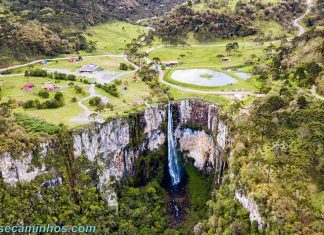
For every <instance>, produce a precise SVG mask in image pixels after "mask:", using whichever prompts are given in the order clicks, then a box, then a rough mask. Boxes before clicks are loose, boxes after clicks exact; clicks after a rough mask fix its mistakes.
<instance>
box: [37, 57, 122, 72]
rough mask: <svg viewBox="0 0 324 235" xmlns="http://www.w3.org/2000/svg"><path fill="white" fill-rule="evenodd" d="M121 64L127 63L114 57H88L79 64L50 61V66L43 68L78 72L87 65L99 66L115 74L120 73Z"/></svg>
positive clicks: (65, 61) (66, 61)
mask: <svg viewBox="0 0 324 235" xmlns="http://www.w3.org/2000/svg"><path fill="white" fill-rule="evenodd" d="M120 63H125V61H124V59H123V58H112V57H108V56H105V57H90V58H89V57H88V58H83V60H82V61H79V62H69V61H68V60H57V61H50V62H49V64H48V65H42V66H40V67H41V68H59V69H69V70H71V71H77V70H78V69H80V68H81V67H82V66H83V65H87V64H96V65H99V66H100V68H102V69H105V70H110V71H115V72H120V71H121V70H120V69H119V65H120Z"/></svg>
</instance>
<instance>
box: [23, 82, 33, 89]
mask: <svg viewBox="0 0 324 235" xmlns="http://www.w3.org/2000/svg"><path fill="white" fill-rule="evenodd" d="M34 87H35V85H34V84H33V83H31V82H29V83H26V84H25V85H24V86H23V88H22V89H23V90H24V91H29V90H30V89H32V88H34Z"/></svg>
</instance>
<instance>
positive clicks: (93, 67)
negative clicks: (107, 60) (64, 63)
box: [79, 64, 99, 73]
mask: <svg viewBox="0 0 324 235" xmlns="http://www.w3.org/2000/svg"><path fill="white" fill-rule="evenodd" d="M98 67H99V66H98V65H96V64H88V65H84V66H82V67H81V69H79V72H80V73H93V72H95V71H96V70H97V69H98Z"/></svg>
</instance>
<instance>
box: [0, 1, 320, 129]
mask: <svg viewBox="0 0 324 235" xmlns="http://www.w3.org/2000/svg"><path fill="white" fill-rule="evenodd" d="M306 3H307V10H306V12H305V13H304V14H303V15H301V16H300V17H299V18H297V19H295V20H294V21H293V25H294V26H295V27H296V28H298V34H297V35H298V36H301V35H302V34H304V33H305V31H306V30H305V28H304V27H303V26H302V25H301V24H300V23H299V22H300V21H301V20H303V19H304V18H305V17H306V16H307V15H308V14H309V13H310V11H311V7H312V0H306ZM147 29H148V30H150V29H152V30H154V29H153V28H150V27H147ZM242 45H244V46H253V45H255V43H243V44H242ZM190 46H192V47H222V46H225V45H224V44H210V45H190ZM164 47H165V46H159V47H155V48H150V49H148V50H147V51H146V53H150V52H152V51H154V50H157V49H160V48H164ZM106 56H109V57H112V58H123V59H124V60H125V62H127V63H129V64H131V65H133V66H134V68H135V71H136V70H138V69H140V67H139V66H138V65H136V64H134V63H132V62H131V61H130V60H129V59H128V58H127V56H126V55H125V54H119V55H116V54H102V55H89V56H83V58H95V57H106ZM67 59H68V57H60V58H52V59H47V60H48V61H55V60H67ZM43 60H44V59H40V60H35V61H32V62H29V63H25V64H20V65H14V66H10V67H7V68H2V69H0V73H1V72H5V71H8V70H11V69H16V68H21V67H25V66H29V65H33V64H36V63H40V62H41V61H43ZM146 61H147V63H150V62H151V60H150V59H149V58H146ZM158 70H159V81H160V83H162V84H165V85H167V86H169V87H172V88H175V89H177V90H180V91H185V92H192V93H199V94H206V95H209V94H212V95H221V96H225V97H227V98H234V97H235V96H236V95H241V96H254V97H264V94H257V93H254V92H249V91H205V90H195V89H190V88H186V87H182V86H179V85H175V84H172V83H169V82H167V81H165V80H164V73H163V70H162V69H161V66H159V67H158ZM132 72H134V71H132ZM126 73H128V72H126ZM126 73H121V74H119V76H121V75H125V74H126ZM17 75H23V74H9V75H1V74H0V77H11V76H17ZM89 92H90V96H88V97H85V98H83V99H81V100H79V101H78V105H79V106H80V107H81V108H82V109H83V113H81V114H80V115H78V116H77V117H74V118H72V119H71V121H72V122H76V123H88V122H89V121H91V120H90V119H91V118H90V117H89V116H90V114H92V113H93V112H92V111H91V110H90V109H89V108H88V107H87V106H85V105H84V104H83V102H84V101H86V100H88V99H90V98H92V97H95V96H99V97H101V98H102V100H103V102H104V103H107V102H109V100H108V98H107V97H105V96H101V95H97V94H96V92H95V85H94V84H91V85H90V89H89ZM311 93H312V94H313V96H315V97H317V98H319V99H321V100H324V98H323V97H321V96H320V95H318V94H317V93H316V88H315V86H313V87H312V89H311ZM96 121H98V122H101V121H103V118H102V117H101V116H100V115H98V117H97V118H96Z"/></svg>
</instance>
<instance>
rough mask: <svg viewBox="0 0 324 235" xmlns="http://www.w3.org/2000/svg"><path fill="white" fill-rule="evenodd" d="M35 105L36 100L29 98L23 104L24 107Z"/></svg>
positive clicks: (28, 107)
mask: <svg viewBox="0 0 324 235" xmlns="http://www.w3.org/2000/svg"><path fill="white" fill-rule="evenodd" d="M34 107H35V101H34V100H27V101H26V102H25V103H24V104H23V108H24V109H30V108H34Z"/></svg>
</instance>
